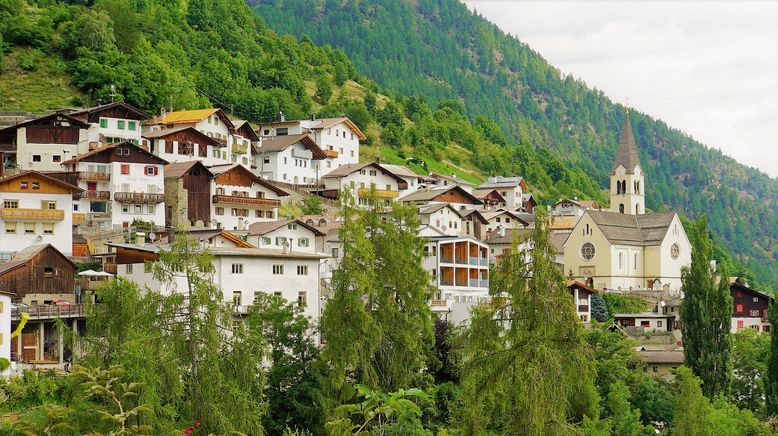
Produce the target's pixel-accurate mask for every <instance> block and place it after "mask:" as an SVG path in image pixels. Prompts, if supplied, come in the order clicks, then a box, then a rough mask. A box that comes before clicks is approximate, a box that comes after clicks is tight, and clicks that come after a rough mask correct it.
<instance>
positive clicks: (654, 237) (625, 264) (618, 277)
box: [564, 113, 691, 291]
mask: <svg viewBox="0 0 778 436" xmlns="http://www.w3.org/2000/svg"><path fill="white" fill-rule="evenodd" d="M625 118H626V120H625V122H624V126H623V127H622V129H621V133H620V135H619V146H618V149H617V151H616V159H615V160H614V163H613V170H612V171H611V176H610V210H608V211H605V210H592V209H589V210H586V211H585V212H584V213H583V215H582V216H581V218H580V219H579V220H578V223H577V224H576V225H575V227H574V229H573V231H572V233H570V236H569V237H568V238H567V241H565V243H564V268H565V269H564V272H565V275H566V276H572V278H573V279H575V280H578V281H580V282H585V283H587V284H589V285H590V286H592V287H594V288H595V289H612V290H627V289H657V290H658V289H667V290H670V291H675V290H678V289H680V288H681V268H682V267H684V266H686V265H689V264H690V263H691V243H690V242H689V238H688V237H687V236H686V232H685V231H684V229H683V226H682V225H681V220H680V219H679V217H678V214H676V213H673V212H662V213H647V212H646V203H645V189H646V186H645V175H644V173H643V170H642V168H641V166H640V155H639V154H638V149H637V144H636V143H635V137H634V135H633V133H632V126H631V125H630V120H629V113H627V114H626V117H625Z"/></svg>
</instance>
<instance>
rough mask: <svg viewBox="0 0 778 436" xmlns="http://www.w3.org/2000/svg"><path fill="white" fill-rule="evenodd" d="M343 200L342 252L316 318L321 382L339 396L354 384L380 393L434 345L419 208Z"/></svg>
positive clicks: (405, 379)
mask: <svg viewBox="0 0 778 436" xmlns="http://www.w3.org/2000/svg"><path fill="white" fill-rule="evenodd" d="M341 199H342V200H341V201H342V204H343V210H342V216H343V219H344V224H343V227H342V228H341V230H340V238H341V241H342V242H343V258H342V260H341V264H340V266H339V268H338V269H336V270H335V271H334V273H333V279H332V285H331V287H332V289H331V297H330V299H329V301H328V302H327V305H326V307H325V309H324V313H323V314H322V318H321V334H322V337H323V339H324V341H325V344H326V345H325V346H324V348H323V350H322V353H321V356H322V359H323V361H325V362H326V363H327V364H328V365H329V374H328V379H327V381H326V383H325V385H326V386H327V388H328V389H330V392H329V393H328V395H329V396H330V399H332V400H334V401H335V402H336V403H342V402H343V401H345V400H349V399H351V397H353V396H354V394H355V392H354V391H353V388H352V385H353V384H354V383H360V384H364V385H368V386H371V387H374V388H379V389H381V390H383V391H384V392H393V391H396V390H398V389H402V388H407V387H408V386H409V382H410V381H411V379H412V378H413V377H415V376H416V374H418V373H419V371H420V370H421V369H422V368H423V367H424V365H425V363H426V360H427V359H428V358H429V356H430V355H431V348H432V345H433V344H434V336H433V330H432V314H431V312H430V309H429V306H428V301H429V299H430V297H431V295H432V289H431V286H430V277H429V273H428V272H427V271H426V270H424V268H423V267H422V264H421V262H422V259H423V253H422V251H423V247H424V240H423V239H422V238H420V237H418V236H417V228H418V226H419V219H418V217H417V214H416V210H415V209H414V208H411V207H407V206H399V205H392V208H391V210H386V209H384V207H385V205H384V203H383V202H381V201H378V200H377V199H376V197H375V196H373V197H372V198H371V199H369V200H368V205H367V207H365V208H358V207H356V205H355V204H354V200H353V197H351V195H350V194H349V193H348V191H346V190H344V191H343V192H342V195H341ZM384 218H385V219H384Z"/></svg>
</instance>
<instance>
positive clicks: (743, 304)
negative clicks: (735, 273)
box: [729, 277, 773, 333]
mask: <svg viewBox="0 0 778 436" xmlns="http://www.w3.org/2000/svg"><path fill="white" fill-rule="evenodd" d="M729 289H730V293H731V294H732V304H733V308H732V329H731V330H732V332H733V333H735V332H737V331H739V330H742V329H744V328H752V329H754V330H756V331H758V332H765V333H770V332H771V326H770V321H769V320H768V318H767V308H768V307H769V305H770V301H771V300H772V299H773V297H772V296H770V295H768V294H766V293H764V292H760V291H757V290H756V289H752V288H750V287H748V285H747V284H746V283H745V282H744V281H743V279H740V278H737V277H733V278H732V279H731V280H730V288H729Z"/></svg>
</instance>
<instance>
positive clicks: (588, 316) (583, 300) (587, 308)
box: [567, 280, 597, 323]
mask: <svg viewBox="0 0 778 436" xmlns="http://www.w3.org/2000/svg"><path fill="white" fill-rule="evenodd" d="M567 289H568V290H569V291H570V294H571V295H572V296H573V305H574V307H575V312H576V314H577V315H578V319H580V320H581V322H583V323H588V322H590V321H591V320H592V295H594V294H596V293H597V290H596V289H594V288H592V287H591V286H587V285H585V284H583V283H581V282H577V281H575V280H570V281H568V282H567Z"/></svg>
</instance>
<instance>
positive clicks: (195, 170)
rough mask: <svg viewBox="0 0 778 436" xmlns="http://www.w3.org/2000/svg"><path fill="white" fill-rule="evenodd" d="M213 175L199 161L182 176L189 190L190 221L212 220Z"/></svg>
mask: <svg viewBox="0 0 778 436" xmlns="http://www.w3.org/2000/svg"><path fill="white" fill-rule="evenodd" d="M211 177H213V174H211V172H210V171H209V170H208V168H206V167H205V166H204V165H203V164H202V163H200V162H199V161H198V162H197V163H196V164H194V165H192V166H191V167H190V168H189V170H187V171H186V172H185V173H184V174H183V175H182V176H181V179H183V187H184V190H186V192H187V208H188V209H187V210H188V212H189V213H188V216H187V219H188V220H189V221H190V222H195V221H202V222H204V223H207V222H210V221H211Z"/></svg>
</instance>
